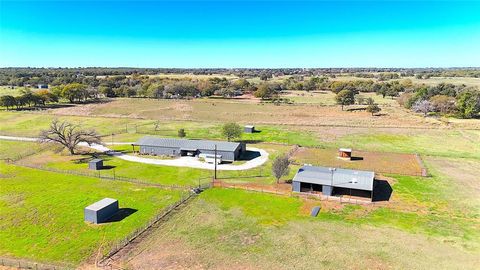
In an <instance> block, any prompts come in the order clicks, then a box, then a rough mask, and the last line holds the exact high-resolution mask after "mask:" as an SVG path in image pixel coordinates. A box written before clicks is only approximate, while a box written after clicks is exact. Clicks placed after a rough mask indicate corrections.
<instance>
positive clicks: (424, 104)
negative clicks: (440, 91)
mask: <svg viewBox="0 0 480 270" xmlns="http://www.w3.org/2000/svg"><path fill="white" fill-rule="evenodd" d="M412 109H413V111H414V112H421V113H423V116H424V117H425V116H427V113H429V112H432V111H433V110H434V109H435V108H434V107H433V105H432V103H431V102H430V101H428V100H419V101H417V102H415V104H413V106H412Z"/></svg>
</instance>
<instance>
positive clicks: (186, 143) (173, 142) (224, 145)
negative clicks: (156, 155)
mask: <svg viewBox="0 0 480 270" xmlns="http://www.w3.org/2000/svg"><path fill="white" fill-rule="evenodd" d="M135 145H144V146H158V147H170V148H180V149H184V150H196V149H203V150H213V149H215V145H217V150H218V151H235V149H237V148H238V146H239V145H240V143H238V142H225V141H209V140H188V139H175V138H159V137H153V136H145V137H143V138H141V139H140V140H138V142H136V143H135Z"/></svg>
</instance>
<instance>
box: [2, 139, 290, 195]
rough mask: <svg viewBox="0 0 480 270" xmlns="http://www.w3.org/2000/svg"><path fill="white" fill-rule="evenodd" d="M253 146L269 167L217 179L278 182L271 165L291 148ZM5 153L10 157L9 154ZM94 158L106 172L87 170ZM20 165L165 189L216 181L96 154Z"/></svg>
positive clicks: (46, 153)
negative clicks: (261, 152)
mask: <svg viewBox="0 0 480 270" xmlns="http://www.w3.org/2000/svg"><path fill="white" fill-rule="evenodd" d="M0 142H2V141H0ZM23 144H28V145H32V146H34V145H36V143H23ZM253 146H254V147H257V148H261V149H264V150H266V151H267V152H268V153H269V161H268V162H267V163H266V164H264V165H261V166H259V167H257V168H253V169H250V170H244V171H218V172H217V177H218V178H219V179H221V180H222V181H225V182H228V183H259V184H271V183H274V182H275V181H276V180H275V179H274V177H273V176H272V174H271V166H272V165H271V164H272V161H273V159H274V158H275V157H277V156H278V155H281V154H284V153H287V152H288V151H290V150H291V149H292V147H291V146H288V145H277V144H255V145H253ZM112 148H113V149H115V150H117V151H123V152H125V153H126V154H129V155H132V154H133V153H131V146H130V145H116V146H114V147H112ZM5 152H7V153H8V152H9V151H5ZM0 154H1V152H0ZM94 155H95V156H96V157H99V158H102V159H103V160H104V166H105V168H104V169H102V170H99V171H92V170H89V169H88V161H89V160H91V159H92V158H94ZM142 157H145V156H142ZM151 158H155V157H151ZM19 163H21V164H25V165H27V166H36V167H40V168H45V169H50V170H56V171H60V172H64V173H73V174H75V173H76V174H87V175H91V176H94V177H98V176H104V177H125V178H131V179H136V180H140V181H144V182H148V183H156V184H163V185H177V186H197V185H198V184H199V183H200V184H205V183H208V182H210V181H211V180H212V178H213V171H211V170H201V169H194V168H188V167H170V166H160V165H151V164H144V163H138V162H131V161H125V160H122V159H120V158H117V157H112V156H108V155H105V154H101V153H96V152H93V151H92V152H91V153H89V154H81V155H73V156H72V155H70V154H68V153H66V151H62V152H55V151H50V150H43V151H40V152H38V153H34V154H32V155H30V156H27V157H25V158H23V159H21V160H19ZM296 168H297V166H292V170H291V171H290V174H289V176H286V177H284V178H282V179H283V180H287V179H291V178H292V177H293V175H294V174H295V172H296V170H295V169H296Z"/></svg>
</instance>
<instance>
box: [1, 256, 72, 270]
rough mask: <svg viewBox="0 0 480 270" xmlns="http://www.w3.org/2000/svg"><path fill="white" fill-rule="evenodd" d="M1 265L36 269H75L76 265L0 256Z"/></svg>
mask: <svg viewBox="0 0 480 270" xmlns="http://www.w3.org/2000/svg"><path fill="white" fill-rule="evenodd" d="M0 265H1V266H5V267H11V268H17V269H34V270H67V269H75V268H74V267H69V266H62V265H53V264H45V263H38V262H30V261H26V260H20V259H13V258H0Z"/></svg>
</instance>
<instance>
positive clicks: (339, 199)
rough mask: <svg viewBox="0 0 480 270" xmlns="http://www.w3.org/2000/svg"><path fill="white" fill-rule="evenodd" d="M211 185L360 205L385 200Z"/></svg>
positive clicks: (273, 188)
mask: <svg viewBox="0 0 480 270" xmlns="http://www.w3.org/2000/svg"><path fill="white" fill-rule="evenodd" d="M213 187H218V188H229V189H241V190H246V191H253V192H261V193H269V194H275V195H282V196H289V197H303V198H307V199H315V200H319V201H332V202H339V203H348V204H360V205H377V204H385V202H375V201H371V200H369V199H367V198H365V199H358V198H356V197H344V196H325V195H322V194H317V193H301V192H292V191H291V190H285V189H280V188H275V187H272V186H264V187H261V186H249V185H241V184H230V183H224V182H219V181H216V182H214V183H213Z"/></svg>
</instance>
